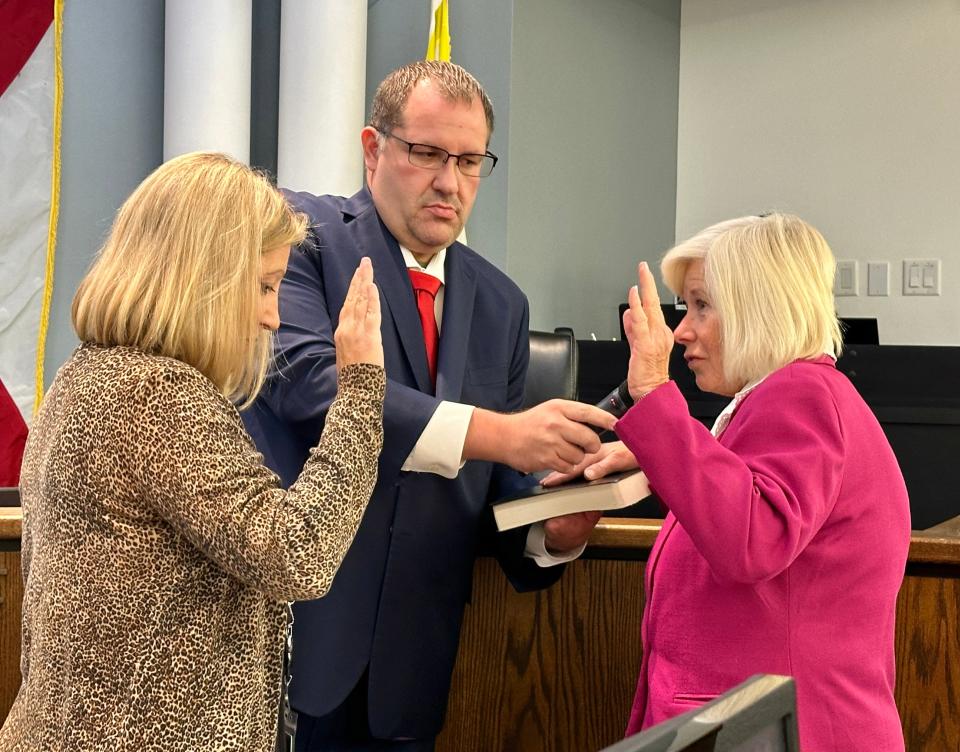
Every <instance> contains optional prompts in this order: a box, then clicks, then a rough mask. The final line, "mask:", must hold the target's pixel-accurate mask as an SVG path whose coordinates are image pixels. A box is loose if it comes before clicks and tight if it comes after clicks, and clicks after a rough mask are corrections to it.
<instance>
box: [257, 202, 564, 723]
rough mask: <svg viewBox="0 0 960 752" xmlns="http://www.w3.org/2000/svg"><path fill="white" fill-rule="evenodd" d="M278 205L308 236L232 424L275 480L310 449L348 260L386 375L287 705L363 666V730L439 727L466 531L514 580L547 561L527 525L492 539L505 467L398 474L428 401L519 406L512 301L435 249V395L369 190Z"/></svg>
mask: <svg viewBox="0 0 960 752" xmlns="http://www.w3.org/2000/svg"><path fill="white" fill-rule="evenodd" d="M288 198H289V199H290V201H291V203H292V204H293V205H294V206H295V207H296V208H297V209H298V210H300V211H303V212H305V213H306V214H308V215H309V217H310V219H311V231H310V236H309V237H308V239H307V241H306V242H305V243H304V244H303V246H302V247H301V248H299V249H296V250H295V251H294V252H293V253H292V254H291V258H290V264H289V268H288V270H287V275H286V277H285V279H284V281H283V285H282V287H281V289H280V318H281V325H280V331H279V334H278V337H279V352H278V354H277V361H278V368H279V374H278V375H276V376H275V377H274V378H272V379H271V380H270V382H269V383H268V385H267V387H266V388H265V389H264V391H263V392H262V393H261V396H260V398H259V399H258V401H257V402H256V403H255V404H254V406H253V407H252V408H251V409H250V410H248V411H247V412H246V413H245V418H244V419H245V422H246V424H247V427H248V429H249V430H250V433H251V435H252V436H253V438H254V440H255V441H256V443H257V446H258V448H259V449H260V450H261V451H262V452H263V454H264V457H265V460H266V462H267V464H268V465H270V466H271V467H272V468H273V469H274V470H276V471H277V472H278V474H279V475H280V476H281V478H282V480H283V482H284V484H286V485H289V484H290V483H291V482H292V481H293V480H295V479H296V477H297V475H298V474H299V472H300V470H301V468H302V466H303V463H304V461H305V459H306V457H307V453H308V451H309V450H310V448H312V447H313V446H315V445H316V444H317V441H318V438H319V436H320V432H321V430H322V427H323V421H324V418H325V415H326V411H327V409H328V407H329V405H330V403H331V401H332V400H333V398H334V397H335V395H336V368H335V353H334V342H333V332H334V330H335V329H336V326H337V321H338V316H339V312H340V307H341V305H342V304H343V299H344V297H345V295H346V291H347V288H348V286H349V283H350V279H351V277H352V275H353V272H354V270H355V269H356V267H357V264H359V262H360V258H361V257H362V256H369V257H370V259H371V260H372V262H373V270H374V277H375V281H376V283H377V285H378V288H379V291H380V299H381V308H382V314H383V324H382V334H383V347H384V356H385V365H386V371H387V379H388V380H387V392H386V400H385V404H384V449H383V452H382V454H381V457H380V462H379V476H378V480H377V485H376V487H375V489H374V491H373V496H372V498H371V501H370V504H369V506H368V508H367V511H366V514H365V515H364V518H363V522H362V524H361V526H360V530H359V531H358V533H357V536H356V538H355V540H354V543H353V545H352V547H351V548H350V550H349V552H348V554H347V556H346V558H345V560H344V562H343V564H342V565H341V567H340V570H339V572H338V574H337V576H336V578H335V580H334V583H333V587H332V589H331V590H330V592H329V594H328V595H327V596H325V597H324V598H322V599H319V600H316V601H308V602H303V603H298V604H295V606H294V627H293V631H294V655H293V664H292V671H291V673H292V677H293V678H292V684H291V689H290V697H291V704H292V705H293V707H294V708H295V709H297V710H299V711H302V712H306V713H309V714H311V715H315V716H319V715H325V714H326V713H328V712H330V711H331V710H333V709H334V708H336V707H337V706H338V705H339V704H340V703H341V702H342V701H343V700H344V699H345V698H346V696H347V695H348V693H349V692H350V690H351V689H352V688H353V687H354V686H356V684H357V681H358V680H359V678H360V677H361V675H362V674H363V671H364V669H369V694H368V700H369V722H370V727H371V730H372V731H373V733H374V735H375V736H379V737H383V738H392V737H429V736H433V735H435V734H436V733H438V731H439V730H440V728H441V727H442V724H443V716H444V713H445V710H446V703H447V694H448V692H449V687H450V677H451V673H452V670H453V665H454V661H455V659H456V654H457V645H458V641H459V633H460V625H461V621H462V618H463V609H464V605H465V603H466V602H467V601H468V599H469V597H470V589H471V581H472V573H473V562H474V558H475V556H476V553H477V550H478V546H480V545H481V540H482V539H487V540H490V541H491V543H490V545H491V546H492V547H493V548H494V551H495V553H496V554H497V556H498V559H499V560H500V562H501V565H502V566H503V567H504V569H505V571H506V573H507V575H508V577H510V579H511V582H513V584H514V586H515V587H517V588H518V589H531V588H536V587H544V586H546V585H549V584H551V583H552V582H554V581H555V580H556V579H557V578H558V577H559V576H560V571H561V570H562V567H551V568H549V569H541V568H540V567H537V566H536V564H535V563H534V562H533V561H532V560H530V559H528V558H524V557H523V555H522V551H523V548H524V543H525V538H526V531H527V529H526V528H523V529H521V530H519V531H516V532H514V533H513V534H506V535H494V534H493V533H492V522H491V519H492V515H491V514H490V513H489V511H488V510H487V507H488V503H489V501H490V500H491V499H492V498H496V497H497V496H500V495H502V494H503V493H506V492H509V491H511V490H515V489H516V488H517V487H518V485H520V484H523V483H524V482H525V481H524V479H523V478H522V477H521V476H520V474H519V473H516V472H515V471H513V470H510V469H509V468H507V467H505V466H502V465H495V464H492V463H489V462H476V461H471V462H468V463H466V465H465V466H464V467H463V468H462V469H461V470H460V473H459V474H458V475H457V477H456V478H454V479H446V478H442V477H440V476H438V475H435V474H432V473H413V472H401V470H400V467H401V465H402V464H403V462H404V460H405V459H406V458H407V456H408V455H409V454H410V451H411V450H412V449H413V447H414V445H415V444H416V442H417V440H418V439H419V437H420V434H421V432H422V431H423V429H424V427H425V426H426V424H427V422H428V421H429V420H430V417H431V416H432V415H433V413H434V411H435V410H436V407H437V405H438V404H439V402H440V400H450V401H454V402H461V403H465V404H470V405H475V406H478V407H484V408H489V409H492V410H496V411H512V410H517V409H519V408H520V405H521V398H522V394H523V382H524V378H525V375H526V369H527V362H528V357H529V349H528V308H527V301H526V298H525V297H524V295H523V293H522V292H521V291H520V289H519V288H518V287H517V286H516V285H515V284H514V283H513V282H512V281H510V279H509V278H507V276H506V275H504V274H503V273H502V272H500V271H499V270H498V269H497V268H496V267H494V266H493V265H492V264H490V263H489V262H488V261H486V260H484V259H483V258H481V257H480V256H479V255H477V254H476V253H475V252H474V251H472V250H470V249H469V248H467V247H466V246H464V245H462V244H460V243H454V244H453V245H452V246H450V248H449V249H448V251H447V255H446V262H445V268H444V275H445V278H446V279H445V292H444V306H443V320H442V324H441V335H440V347H439V355H438V365H437V387H436V395H434V394H433V387H432V386H431V383H430V376H429V373H428V370H427V360H426V349H425V346H424V341H423V334H422V330H421V327H420V319H419V316H418V314H417V309H416V303H415V300H414V294H413V290H412V287H411V284H410V280H409V277H408V275H407V271H406V266H405V264H404V261H403V257H402V255H401V253H400V247H399V245H398V243H397V241H396V239H395V238H394V237H393V236H392V235H391V234H390V232H389V231H388V230H387V228H386V227H385V225H384V224H383V223H382V221H381V220H380V218H379V216H378V214H377V212H376V209H375V208H374V205H373V201H372V198H371V196H370V194H369V193H368V192H367V191H366V190H362V191H360V192H359V193H357V194H356V195H354V196H353V197H351V198H349V199H344V198H340V197H334V196H319V197H318V196H313V195H311V194H308V193H294V194H288ZM488 528H489V530H490V531H491V532H490V534H489V536H487V529H488Z"/></svg>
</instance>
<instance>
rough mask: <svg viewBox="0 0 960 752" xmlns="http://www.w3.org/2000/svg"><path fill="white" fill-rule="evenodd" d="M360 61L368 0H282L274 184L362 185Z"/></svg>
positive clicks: (333, 188) (313, 188)
mask: <svg viewBox="0 0 960 752" xmlns="http://www.w3.org/2000/svg"><path fill="white" fill-rule="evenodd" d="M168 1H169V0H168ZM366 66H367V0H283V6H282V9H281V15H280V114H279V123H278V126H277V130H278V133H277V182H278V183H279V184H280V185H281V186H283V187H285V188H292V189H294V190H306V191H310V192H312V193H317V194H322V193H334V194H338V195H342V196H349V195H350V194H352V193H354V192H356V191H357V190H359V189H360V187H361V186H362V185H363V159H362V155H361V151H360V129H361V128H363V115H364V100H365V99H366Z"/></svg>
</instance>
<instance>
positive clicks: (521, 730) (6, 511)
mask: <svg viewBox="0 0 960 752" xmlns="http://www.w3.org/2000/svg"><path fill="white" fill-rule="evenodd" d="M659 527H660V521H659V520H643V519H616V518H604V519H603V520H602V521H601V523H600V525H599V526H598V527H597V530H596V532H595V533H594V536H593V538H592V539H591V544H590V546H589V548H588V550H587V553H586V555H585V557H584V558H583V559H581V560H579V561H577V562H574V563H573V564H571V565H570V566H569V567H568V569H567V572H566V573H565V574H564V576H563V578H562V579H561V580H560V582H558V583H557V584H556V585H554V586H553V587H552V588H550V589H549V590H546V591H543V592H539V593H526V594H518V593H515V592H514V591H513V590H512V589H511V587H510V586H509V584H508V583H507V581H506V578H505V577H504V576H503V575H502V574H501V573H500V571H499V569H498V567H497V564H496V562H495V561H494V560H493V559H492V558H486V557H484V558H481V559H479V560H478V561H477V565H476V569H475V572H474V588H473V603H472V605H471V606H470V607H469V608H468V609H467V614H466V620H465V623H464V630H463V637H462V640H461V645H460V654H459V657H458V659H457V666H456V670H455V673H454V680H453V689H452V692H451V698H450V708H449V711H448V714H447V724H446V728H445V730H444V732H443V734H441V736H440V739H439V742H438V745H437V750H438V752H472V751H474V750H476V751H478V752H481V751H482V752H538V751H540V750H543V751H544V752H591V751H594V750H599V749H601V748H603V747H605V746H607V745H609V744H612V743H613V742H614V741H616V740H617V739H619V738H620V737H621V736H622V734H623V730H624V727H625V725H626V721H627V714H628V711H629V708H630V703H631V701H632V699H633V689H634V682H635V679H636V673H637V668H638V666H639V663H640V644H639V630H640V614H641V611H642V609H643V569H644V565H645V563H646V558H647V555H648V554H649V551H650V548H651V546H652V544H653V540H654V538H655V536H656V534H657V531H658V530H659ZM20 530H21V515H20V509H19V507H13V508H4V507H0V720H2V719H3V718H5V717H6V714H7V711H8V710H9V708H10V705H11V703H12V702H13V698H14V696H15V695H16V692H17V687H18V686H19V683H20V669H19V655H20V607H21V601H22V598H23V586H22V574H21V569H20ZM896 629H897V632H896V652H897V656H896V658H897V689H896V698H897V705H898V707H899V709H900V717H901V719H902V721H903V728H904V734H905V736H906V741H907V750H908V752H957V751H960V517H957V518H954V519H952V520H948V521H947V522H944V523H942V524H940V525H938V526H936V527H934V528H931V529H928V530H925V531H919V532H918V531H915V532H914V533H913V536H912V539H911V543H910V556H909V561H908V564H907V572H906V577H905V579H904V581H903V585H902V587H901V589H900V598H899V602H898V604H897V627H896Z"/></svg>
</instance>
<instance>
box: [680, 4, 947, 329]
mask: <svg viewBox="0 0 960 752" xmlns="http://www.w3.org/2000/svg"><path fill="white" fill-rule="evenodd" d="M680 38H681V43H680V96H679V129H678V147H677V152H678V159H677V214H676V230H677V235H678V237H685V236H687V235H689V234H691V233H692V232H695V231H696V230H698V229H700V228H701V227H703V226H705V225H707V224H709V223H711V222H714V221H717V220H719V219H723V218H727V217H731V216H739V215H742V214H748V213H755V212H758V211H763V210H769V209H785V210H790V211H794V212H796V213H798V214H800V215H801V216H803V217H804V218H806V219H808V220H810V221H811V222H813V223H814V224H815V225H817V226H818V227H819V228H820V229H821V230H822V231H823V233H824V235H825V236H826V237H827V240H828V241H830V243H831V245H832V247H833V249H834V251H835V253H836V255H837V257H838V258H842V259H852V260H856V261H857V262H858V272H859V277H860V296H859V297H842V298H838V308H839V311H840V313H841V315H846V316H876V317H877V318H878V319H879V325H880V337H881V342H882V343H884V344H936V345H960V296H958V292H960V3H957V2H956V0H917V1H915V2H903V1H902V0H684V2H683V6H682V17H681V37H680ZM904 258H939V259H941V260H942V264H941V275H942V277H941V289H942V295H941V296H940V297H929V298H923V297H903V296H902V295H901V291H902V285H901V268H902V267H901V262H902V260H903V259H904ZM867 261H888V262H889V263H890V293H891V295H890V296H889V297H868V296H867V295H866V262H867Z"/></svg>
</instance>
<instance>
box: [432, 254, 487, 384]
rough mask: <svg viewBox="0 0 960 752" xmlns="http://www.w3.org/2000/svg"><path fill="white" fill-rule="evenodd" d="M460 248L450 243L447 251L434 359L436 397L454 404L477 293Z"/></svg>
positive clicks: (465, 363)
mask: <svg viewBox="0 0 960 752" xmlns="http://www.w3.org/2000/svg"><path fill="white" fill-rule="evenodd" d="M462 250H463V246H462V245H460V244H459V243H454V244H453V245H451V246H450V248H448V249H447V257H446V262H445V264H444V270H443V276H444V278H445V282H444V291H443V323H442V326H441V328H440V352H439V354H438V357H437V396H438V397H440V398H441V399H445V400H450V401H451V402H457V401H459V399H460V394H461V392H462V390H463V376H464V372H465V371H466V365H467V344H468V343H469V342H470V327H471V325H472V323H473V298H474V295H475V294H476V290H477V277H476V272H475V271H474V270H473V269H472V268H470V266H469V265H468V264H466V263H465V258H466V257H465V255H464V254H463V253H462V252H461V251H462Z"/></svg>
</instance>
